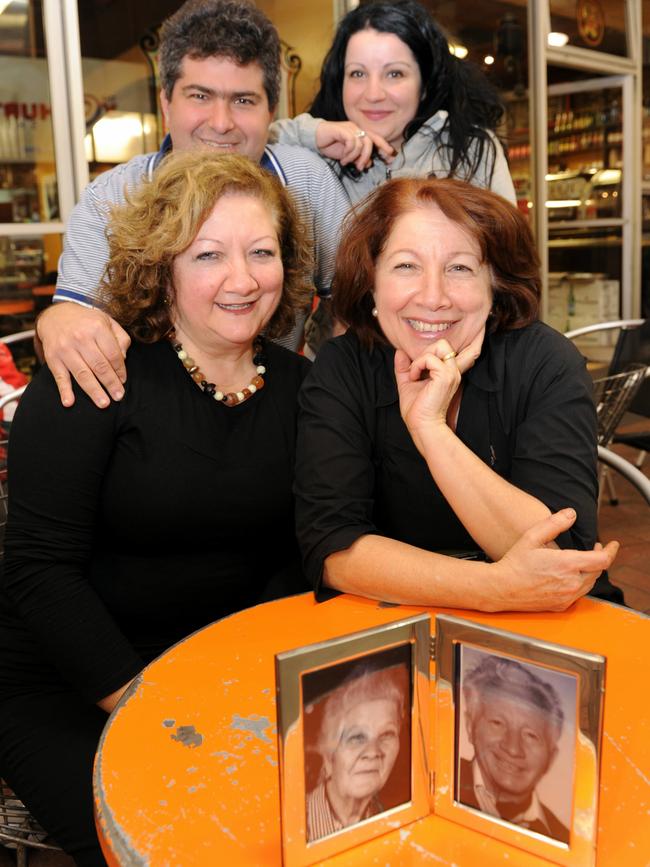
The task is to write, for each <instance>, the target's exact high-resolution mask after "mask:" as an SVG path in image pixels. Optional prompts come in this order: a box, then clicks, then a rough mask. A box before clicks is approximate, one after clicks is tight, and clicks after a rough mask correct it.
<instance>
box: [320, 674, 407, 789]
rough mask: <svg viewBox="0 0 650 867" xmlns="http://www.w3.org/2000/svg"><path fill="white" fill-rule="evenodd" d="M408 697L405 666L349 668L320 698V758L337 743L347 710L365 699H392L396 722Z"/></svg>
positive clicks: (400, 719)
mask: <svg viewBox="0 0 650 867" xmlns="http://www.w3.org/2000/svg"><path fill="white" fill-rule="evenodd" d="M408 696H409V689H408V671H407V668H406V666H405V665H391V666H389V667H388V668H383V669H375V668H371V667H369V666H368V665H367V664H362V665H359V666H357V667H355V668H353V669H352V671H351V672H350V674H349V675H348V676H347V677H346V678H345V680H344V681H343V683H342V684H341V685H340V686H337V687H336V689H333V690H332V691H331V692H330V693H329V694H328V695H327V696H326V698H325V699H323V701H324V707H323V716H322V720H321V727H320V734H319V737H318V741H317V743H316V750H317V751H318V752H319V753H320V755H321V757H322V759H323V760H324V761H325V760H326V759H327V758H329V757H330V756H331V755H332V754H333V753H334V752H335V750H336V748H337V746H338V745H339V743H340V740H341V735H342V734H343V729H344V726H345V719H346V717H347V715H348V713H349V711H350V710H351V709H352V708H353V707H356V706H357V705H359V704H362V703H363V702H366V701H378V700H382V699H383V700H386V701H392V702H394V704H395V720H396V722H397V723H398V725H400V724H401V722H402V720H403V718H404V716H405V715H406V712H407V700H408ZM322 775H323V769H321V776H322Z"/></svg>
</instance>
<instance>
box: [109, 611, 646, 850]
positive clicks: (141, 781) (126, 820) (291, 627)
mask: <svg viewBox="0 0 650 867" xmlns="http://www.w3.org/2000/svg"><path fill="white" fill-rule="evenodd" d="M418 610H421V609H418ZM414 613H417V611H416V610H415V609H411V608H406V607H400V608H398V609H396V608H393V607H384V606H380V605H378V604H377V603H373V602H370V601H367V600H361V599H357V598H354V597H349V596H341V597H337V598H336V599H333V600H331V601H329V602H327V603H323V604H321V605H316V604H315V603H314V601H313V598H312V596H311V595H305V596H300V597H292V598H290V599H284V600H280V601H278V602H273V603H269V604H267V605H263V606H259V607H257V608H253V609H249V610H247V611H243V612H241V613H240V614H237V615H234V616H233V617H230V618H227V619H225V620H222V621H220V622H218V623H215V624H213V625H212V626H209V627H207V628H206V629H204V630H201V631H199V632H197V633H195V634H194V635H192V636H190V637H189V638H188V639H186V640H185V641H183V642H181V643H180V644H178V645H176V646H175V647H173V648H172V649H171V650H170V651H168V653H166V654H165V655H163V656H162V657H160V659H158V660H156V661H155V662H154V663H152V664H151V665H150V666H148V667H147V668H146V669H145V670H144V672H143V673H142V674H141V675H140V677H139V678H137V679H136V681H135V682H134V683H133V684H132V685H131V687H130V688H129V690H128V691H127V693H126V694H125V696H124V698H123V699H122V701H121V702H120V704H119V705H118V707H117V708H116V710H115V712H114V713H113V714H112V716H111V718H110V720H109V723H108V725H107V727H106V730H105V732H104V736H103V737H102V741H101V743H100V748H99V751H98V755H97V760H96V766H95V805H96V812H97V826H98V831H99V835H100V840H101V842H102V847H103V849H104V852H105V855H106V859H107V861H108V863H109V865H111V867H114V865H121V867H127V865H129V867H145V865H146V867H172V865H173V867H176V865H182V867H193V865H197V867H199V865H200V867H205V865H208V864H218V865H221V864H223V865H231V864H233V865H234V864H236V865H238V867H264V865H269V867H276V865H277V867H279V865H281V844H280V818H279V817H280V804H279V781H278V752H277V741H276V737H277V732H276V709H275V680H274V654H275V653H276V652H278V651H281V650H289V649H291V648H294V647H299V646H301V645H304V644H310V643H312V642H316V641H322V640H326V639H328V638H331V637H333V636H336V635H343V634H345V633H348V632H353V631H356V630H359V629H364V628H367V627H369V626H375V625H377V624H379V623H385V622H390V621H394V620H396V619H400V618H402V617H405V616H408V615H409V614H414ZM431 613H432V614H433V615H435V613H436V612H435V611H431ZM447 613H449V612H447ZM453 613H454V614H456V615H458V616H462V617H467V618H468V619H470V620H476V621H479V622H481V623H486V624H488V625H493V626H497V627H500V628H501V629H506V630H510V631H513V632H519V633H522V634H527V635H533V636H536V637H542V638H545V639H546V640H548V641H553V642H557V643H559V644H565V645H572V646H575V647H579V648H580V649H582V650H587V651H592V652H595V653H602V654H604V655H605V656H607V683H606V694H605V713H604V737H603V749H602V775H601V786H600V813H599V817H598V865H599V867H609V865H612V864H621V865H625V867H637V865H638V867H647V865H648V863H649V862H650V691H649V690H648V689H647V688H646V687H645V684H647V683H650V660H649V658H648V647H649V646H650V620H648V619H647V618H643V617H642V616H641V615H638V614H635V613H633V612H629V611H627V610H625V609H621V608H617V607H616V606H611V605H607V604H606V603H599V602H596V601H594V600H590V599H584V600H581V601H580V602H579V603H577V604H576V605H575V606H574V607H573V608H572V609H571V611H569V612H565V613H563V614H554V615H543V614H528V615H520V614H519V615H518V614H500V615H499V614H495V615H485V614H480V615H479V614H476V613H473V612H462V611H461V612H459V611H455V612H453ZM280 625H281V628H280ZM434 689H435V683H434V681H432V682H431V690H432V701H433V694H434ZM542 863H545V862H543V861H542V860H541V859H540V858H538V857H536V856H533V855H530V854H527V853H525V852H522V851H520V850H518V849H514V848H512V847H510V846H507V845H505V844H503V843H500V842H498V841H496V840H493V839H491V838H489V837H485V836H482V835H480V834H478V833H476V832H474V831H472V830H470V829H468V828H464V827H461V826H460V825H456V824H454V823H452V822H450V821H448V820H445V819H442V818H440V817H438V816H433V815H432V816H428V817H427V818H425V819H422V820H420V821H418V822H414V823H413V824H411V825H408V826H406V827H404V828H396V829H395V831H393V832H391V833H389V834H386V835H384V836H383V837H380V838H377V839H375V840H372V841H371V842H369V843H367V844H365V845H363V846H360V847H357V848H356V849H353V850H349V851H347V852H345V853H343V854H341V855H339V856H337V857H335V858H331V859H329V860H328V861H327V864H328V865H332V867H366V865H377V867H385V865H400V867H410V865H413V867H416V865H429V864H430V865H432V867H438V865H448V867H474V865H476V864H480V865H481V867H492V865H512V867H539V865H541V864H542Z"/></svg>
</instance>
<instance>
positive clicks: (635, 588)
mask: <svg viewBox="0 0 650 867" xmlns="http://www.w3.org/2000/svg"><path fill="white" fill-rule="evenodd" d="M646 424H647V422H646ZM635 426H638V424H637V425H635V424H634V423H632V424H631V425H628V426H627V429H634V427H635ZM644 426H645V425H644ZM615 449H616V451H617V452H619V454H621V455H623V457H625V458H627V459H628V460H632V461H633V460H635V459H636V452H634V451H633V450H632V449H629V448H627V447H625V446H616V447H615ZM644 472H645V474H646V475H648V476H650V456H649V457H648V459H647V460H646V464H645V466H644ZM615 481H616V493H617V495H618V498H619V504H618V505H617V506H611V505H610V504H609V502H608V501H607V498H606V497H605V498H604V499H603V502H602V505H601V510H600V536H601V539H602V540H603V541H609V540H610V539H617V540H618V541H619V542H620V543H621V550H620V552H619V555H618V558H617V560H616V563H615V564H614V567H613V568H612V570H611V572H610V578H611V580H612V581H613V583H614V584H616V585H617V586H618V587H620V588H621V589H622V590H623V592H624V593H625V600H626V602H627V604H628V605H629V606H630V607H631V608H635V609H637V610H638V611H642V612H644V613H645V614H650V506H648V505H646V503H645V501H644V500H643V499H642V497H641V495H640V494H639V493H638V492H637V491H636V490H635V489H634V488H633V487H632V486H631V485H630V484H629V483H628V482H626V481H625V480H623V479H622V478H621V477H620V476H616V475H615ZM15 864H16V860H15V853H13V852H11V851H9V850H7V849H3V848H2V847H0V867H14V865H15ZM28 864H29V867H74V862H73V860H72V859H71V858H68V857H67V856H66V855H64V854H62V853H51V852H43V851H36V850H31V852H30V855H29V860H28Z"/></svg>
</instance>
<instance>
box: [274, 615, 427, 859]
mask: <svg viewBox="0 0 650 867" xmlns="http://www.w3.org/2000/svg"><path fill="white" fill-rule="evenodd" d="M430 624H431V618H430V617H429V615H428V614H421V615H417V616H414V617H409V618H407V619H403V620H399V621H396V622H395V623H388V624H384V625H382V626H378V627H376V628H373V629H367V630H364V631H363V632H356V633H353V634H350V635H344V636H341V637H339V638H336V639H332V640H330V641H324V642H321V643H319V644H312V645H309V646H307V647H301V648H298V649H296V650H290V651H287V652H285V653H280V654H278V655H277V656H276V686H277V695H278V737H279V754H280V792H281V801H282V804H281V807H282V809H281V813H282V846H283V858H284V864H285V865H287V867H301V865H307V864H312V863H314V862H315V861H321V860H323V859H325V858H328V857H330V856H332V855H335V854H337V853H339V852H342V851H345V850H346V849H350V848H351V847H352V846H356V845H359V844H360V843H363V842H365V841H366V840H369V839H371V838H372V837H376V836H378V835H379V834H383V833H386V832H387V831H389V830H394V829H395V828H399V827H400V826H401V825H404V824H406V823H408V822H412V821H414V820H415V819H418V818H420V817H421V816H424V815H426V814H427V813H429V812H430V810H431V798H430V791H431V790H430V772H429V766H428V759H427V755H428V749H429V736H428V720H429V715H428V704H429V701H430V697H431V687H430V682H429V657H430Z"/></svg>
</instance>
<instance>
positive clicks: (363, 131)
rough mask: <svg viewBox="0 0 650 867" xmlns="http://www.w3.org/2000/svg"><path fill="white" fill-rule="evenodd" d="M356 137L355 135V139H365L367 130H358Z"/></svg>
mask: <svg viewBox="0 0 650 867" xmlns="http://www.w3.org/2000/svg"><path fill="white" fill-rule="evenodd" d="M354 135H355V138H364V137H365V135H366V133H365V130H363V129H358V130H357V131H356V132H355V134H354Z"/></svg>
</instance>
